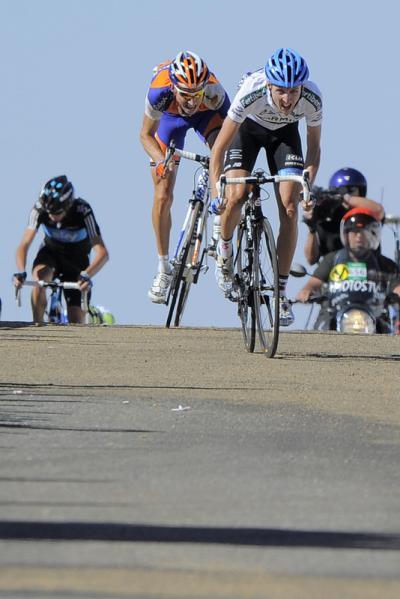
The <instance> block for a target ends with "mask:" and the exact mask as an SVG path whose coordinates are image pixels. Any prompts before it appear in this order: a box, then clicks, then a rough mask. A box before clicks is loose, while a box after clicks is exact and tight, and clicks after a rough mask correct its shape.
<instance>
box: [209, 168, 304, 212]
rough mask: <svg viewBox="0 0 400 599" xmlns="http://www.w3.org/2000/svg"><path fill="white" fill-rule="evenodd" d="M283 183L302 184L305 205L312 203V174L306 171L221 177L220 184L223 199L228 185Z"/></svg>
mask: <svg viewBox="0 0 400 599" xmlns="http://www.w3.org/2000/svg"><path fill="white" fill-rule="evenodd" d="M283 181H294V182H295V183H300V185H301V186H302V187H303V201H304V203H305V204H309V203H310V201H311V188H310V173H309V172H308V171H306V170H304V171H303V173H302V175H295V174H287V175H266V174H265V173H262V172H260V173H253V174H252V175H249V176H248V177H226V175H221V176H220V178H219V182H220V185H221V188H220V189H221V198H224V197H225V188H226V185H231V184H244V185H263V184H264V183H282V182H283Z"/></svg>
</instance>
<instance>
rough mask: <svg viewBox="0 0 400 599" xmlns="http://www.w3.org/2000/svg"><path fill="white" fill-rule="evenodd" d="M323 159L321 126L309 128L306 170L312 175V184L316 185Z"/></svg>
mask: <svg viewBox="0 0 400 599" xmlns="http://www.w3.org/2000/svg"><path fill="white" fill-rule="evenodd" d="M320 159H321V125H317V126H316V127H307V154H306V160H305V165H304V168H305V169H307V170H308V172H309V173H310V183H311V185H312V184H313V183H314V180H315V177H316V176H317V172H318V168H319V162H320Z"/></svg>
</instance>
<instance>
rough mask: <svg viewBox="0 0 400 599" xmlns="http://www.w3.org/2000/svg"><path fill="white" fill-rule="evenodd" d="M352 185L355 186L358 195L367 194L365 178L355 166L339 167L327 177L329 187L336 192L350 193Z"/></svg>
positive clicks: (363, 195)
mask: <svg viewBox="0 0 400 599" xmlns="http://www.w3.org/2000/svg"><path fill="white" fill-rule="evenodd" d="M354 187H357V188H358V190H359V193H360V196H362V197H364V198H365V196H366V195H367V180H366V178H365V177H364V175H363V174H362V173H360V171H358V170H357V169H355V168H348V167H345V168H341V169H339V170H338V171H336V172H334V173H333V175H332V177H331V178H330V179H329V189H330V190H331V191H337V192H338V193H352V190H353V188H354Z"/></svg>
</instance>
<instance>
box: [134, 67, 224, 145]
mask: <svg viewBox="0 0 400 599" xmlns="http://www.w3.org/2000/svg"><path fill="white" fill-rule="evenodd" d="M169 65H170V61H168V62H165V63H162V64H161V65H159V66H158V67H156V69H155V74H154V76H153V78H152V80H151V83H150V87H149V90H148V92H147V95H146V106H145V114H146V116H148V117H149V118H151V119H153V120H154V121H160V124H159V127H158V130H157V133H156V139H157V141H158V143H159V144H160V146H161V147H162V148H163V149H165V148H166V147H167V145H168V144H169V142H170V141H171V139H173V140H174V141H175V143H176V147H177V148H179V149H183V147H184V142H185V137H186V133H187V131H188V130H189V129H194V130H195V131H196V133H197V134H198V135H199V136H200V138H201V139H202V140H203V141H204V142H205V141H207V138H208V136H209V135H210V133H211V132H212V131H215V130H216V129H219V128H220V127H221V126H222V121H223V120H224V118H225V117H226V115H227V113H228V109H229V106H230V101H229V97H228V94H227V93H226V91H225V90H224V88H223V87H222V85H221V84H220V83H219V81H218V79H217V78H216V77H215V75H214V74H213V73H211V74H210V78H209V79H208V82H207V84H206V86H205V89H204V96H203V100H202V102H201V104H200V106H199V108H198V110H197V112H196V113H195V114H193V115H191V116H182V115H181V114H180V113H179V110H178V106H177V103H176V101H175V97H174V92H173V87H174V86H173V83H172V82H171V80H170V77H169Z"/></svg>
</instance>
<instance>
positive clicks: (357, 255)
mask: <svg viewBox="0 0 400 599" xmlns="http://www.w3.org/2000/svg"><path fill="white" fill-rule="evenodd" d="M381 228H382V225H381V223H380V221H379V215H377V214H376V213H375V212H372V211H371V210H368V209H367V208H353V209H352V210H349V211H348V212H346V214H345V215H344V217H343V218H342V220H341V222H340V239H341V242H342V244H343V248H342V249H340V250H338V251H334V252H330V253H329V254H327V255H326V256H325V257H324V258H323V259H322V261H321V262H320V264H319V265H318V266H317V268H316V269H315V271H314V272H313V274H312V276H311V277H310V279H309V281H308V282H307V283H306V285H304V287H303V288H302V289H301V290H300V291H299V293H298V294H297V297H296V299H298V300H300V301H301V302H307V301H308V300H309V299H310V297H311V296H312V295H318V294H320V293H321V288H322V286H323V284H324V283H329V285H330V293H335V294H340V293H343V291H344V288H345V287H346V288H351V286H352V285H355V282H358V284H357V291H358V292H360V294H361V295H359V297H361V298H362V294H363V293H364V292H365V293H366V294H367V293H369V294H371V290H372V292H373V293H374V294H376V295H377V296H378V295H381V296H383V297H384V296H386V297H387V296H388V295H389V294H395V295H396V296H398V297H399V301H400V272H399V269H398V267H397V265H396V264H395V262H393V261H392V260H390V258H387V257H386V256H383V255H382V254H381V253H380V252H379V251H378V248H379V245H380V241H381ZM365 297H366V295H365ZM360 301H362V299H361V300H360ZM327 307H328V306H327V303H324V304H323V305H322V307H321V310H320V313H319V315H318V318H317V321H316V323H315V325H314V328H317V329H319V330H321V329H325V330H329V329H331V324H332V323H331V320H332V315H331V314H330V313H329V312H328V310H327ZM378 332H381V331H378Z"/></svg>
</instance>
